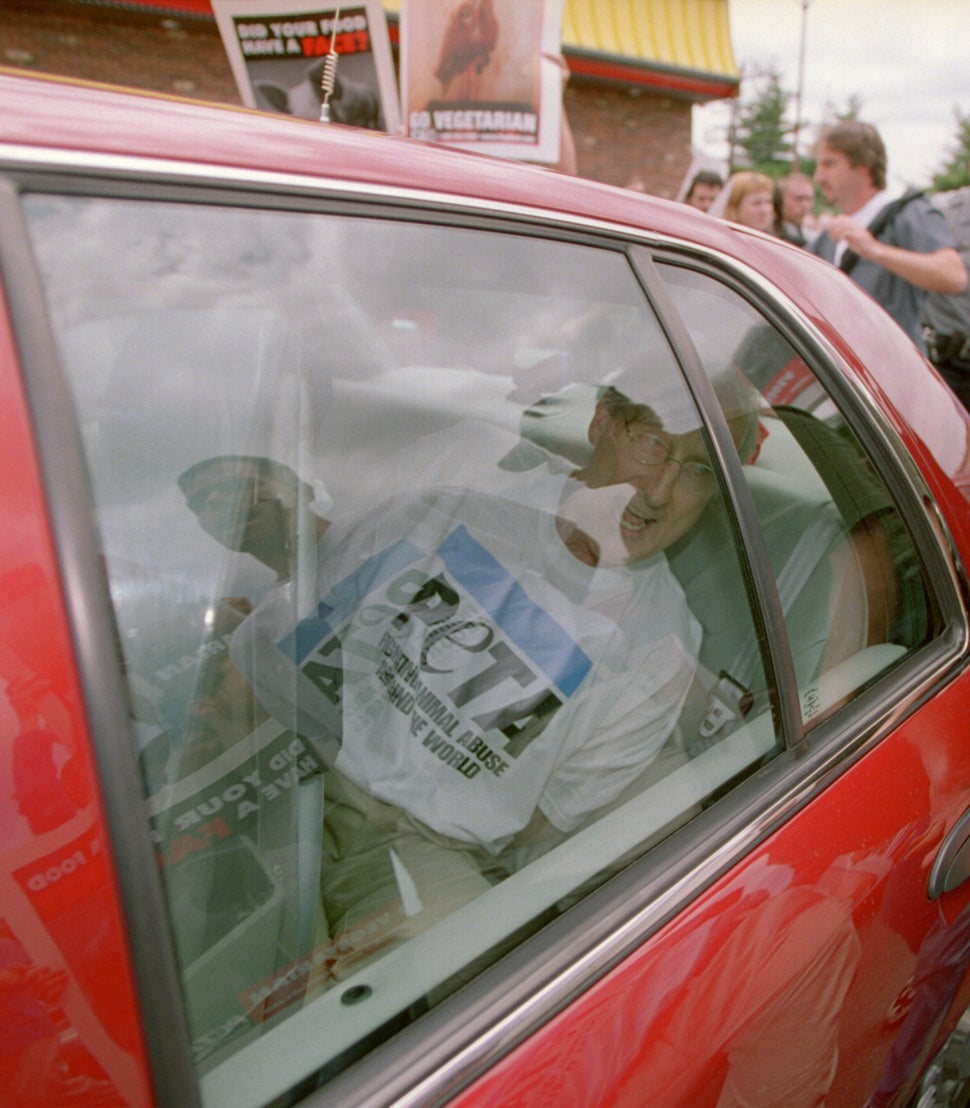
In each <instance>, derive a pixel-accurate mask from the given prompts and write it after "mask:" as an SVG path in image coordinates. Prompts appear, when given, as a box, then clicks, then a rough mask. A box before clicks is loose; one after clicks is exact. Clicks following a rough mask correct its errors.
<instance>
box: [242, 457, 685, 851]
mask: <svg viewBox="0 0 970 1108" xmlns="http://www.w3.org/2000/svg"><path fill="white" fill-rule="evenodd" d="M551 479H552V480H558V481H559V483H560V485H561V483H562V481H564V480H566V478H564V477H563V478H551ZM529 482H530V483H532V484H533V485H536V486H537V485H538V482H537V481H536V478H535V476H531V477H530V478H529ZM547 502H549V501H547ZM555 502H556V501H555V500H553V501H552V503H555ZM318 556H319V569H318V577H317V586H318V597H319V602H318V604H317V607H316V610H315V611H313V612H310V613H308V614H306V615H305V616H304V617H303V618H300V619H299V620H297V619H296V618H295V616H294V612H293V606H292V596H291V595H290V590H289V588H288V587H286V586H284V587H281V588H280V589H279V590H277V591H276V592H275V593H274V594H272V595H271V596H270V597H268V598H267V600H266V601H264V602H263V604H261V605H260V606H259V607H258V608H257V609H256V611H254V612H253V614H252V615H251V616H250V617H249V619H247V620H246V621H245V622H244V623H243V625H242V626H241V627H240V629H239V630H238V631H237V632H236V635H235V637H234V639H233V643H232V655H233V658H234V659H235V661H236V664H237V665H239V667H240V668H241V669H242V671H243V672H244V673H245V674H246V676H247V678H248V679H249V680H250V682H251V683H252V685H253V686H254V688H255V690H256V693H257V695H258V696H259V698H260V700H261V701H262V703H263V704H264V706H265V707H266V708H267V710H268V711H270V712H271V713H272V714H273V715H274V716H276V717H277V718H278V719H280V720H281V722H289V721H292V722H289V725H291V726H294V727H295V729H297V730H299V731H300V733H301V734H303V735H304V736H305V737H307V738H310V739H314V740H316V741H317V742H322V743H324V744H326V743H330V744H331V745H332V749H334V750H337V749H339V753H337V755H336V761H335V764H336V768H337V769H339V770H340V771H341V772H342V773H344V774H345V775H346V776H347V777H349V778H351V779H352V780H353V781H355V782H356V783H357V784H358V785H360V786H361V787H362V788H363V789H365V790H366V791H367V792H369V793H370V794H371V795H373V796H375V797H377V798H378V799H380V800H383V801H385V802H387V803H389V804H395V805H398V806H399V807H401V808H403V809H404V810H406V811H407V812H409V813H410V814H411V815H412V816H414V817H415V818H416V819H418V820H420V821H422V822H423V823H425V824H427V825H428V826H429V827H431V828H432V829H433V830H434V831H436V832H439V833H441V834H444V835H449V836H451V837H454V838H457V839H460V840H463V841H467V842H472V843H478V844H481V845H484V846H486V847H487V848H488V849H490V850H493V851H496V852H497V851H499V850H500V849H501V848H502V847H503V846H504V845H505V844H506V843H507V842H508V841H509V839H510V838H511V837H512V836H513V835H514V834H515V833H516V832H517V831H520V830H521V829H522V828H523V827H524V826H525V825H526V824H527V823H528V822H529V819H530V818H531V816H532V815H533V812H534V811H535V809H536V808H537V807H538V808H539V809H540V810H541V812H542V813H543V814H544V815H545V816H546V818H547V819H548V820H549V821H550V822H551V823H552V824H553V825H554V826H556V827H557V828H559V829H560V830H561V831H570V830H572V829H573V828H575V827H576V826H577V825H578V824H579V823H580V822H581V820H582V819H583V818H584V817H585V816H587V815H588V814H590V813H591V812H594V811H595V810H596V809H598V808H600V807H601V806H602V805H604V804H607V803H609V802H610V801H611V800H613V799H614V798H615V797H616V796H617V795H618V794H619V793H620V792H621V791H622V789H623V788H624V786H625V785H627V784H628V783H629V781H630V780H631V779H632V778H633V777H634V776H635V775H636V774H637V773H638V772H639V771H640V770H642V769H643V768H644V767H645V766H646V765H647V764H648V763H649V762H650V761H651V760H652V758H653V757H654V756H655V755H656V753H657V752H658V751H659V749H660V747H661V746H662V745H663V743H664V741H665V740H666V738H667V737H668V735H669V734H670V732H671V730H672V728H673V726H674V723H675V721H676V718H677V715H678V713H679V711H680V707H681V704H682V701H683V697H684V694H685V692H686V689H687V686H688V684H689V681H690V677H691V675H692V673H693V668H694V660H695V658H696V656H697V651H698V648H699V643H700V628H699V626H698V624H697V622H696V621H695V620H694V618H693V616H691V615H690V613H689V611H688V609H687V606H686V602H685V600H684V597H683V593H682V591H681V589H680V586H679V584H678V583H677V581H676V579H675V578H674V577H673V575H672V573H671V572H670V570H669V568H668V566H667V562H666V559H665V557H664V556H663V555H658V556H656V557H654V558H651V559H648V560H645V561H643V562H640V563H637V564H635V565H634V566H627V567H608V568H596V569H594V568H591V567H589V566H587V565H584V564H583V563H582V562H580V561H578V560H577V559H576V558H574V557H573V556H572V555H571V554H570V553H569V552H568V550H567V549H566V547H565V546H564V544H563V543H562V541H561V540H560V538H559V536H558V533H557V531H556V524H555V517H554V515H553V514H552V513H549V512H540V511H537V510H536V509H535V508H533V507H529V506H527V505H525V504H523V503H521V502H520V501H515V502H514V501H510V500H508V499H505V498H499V497H494V496H489V495H486V494H482V493H477V492H470V491H467V490H436V491H433V492H428V493H424V494H419V495H414V496H411V497H408V498H406V499H405V500H400V499H398V500H396V501H394V502H391V503H389V504H387V505H384V506H382V507H379V508H377V509H376V510H374V511H372V512H370V513H368V515H366V516H364V517H357V518H356V519H353V520H350V521H348V522H346V523H342V524H334V525H332V526H331V528H330V529H329V530H328V531H327V533H326V534H325V536H324V537H323V539H322V540H321V542H320V545H319V548H318ZM325 756H326V755H325Z"/></svg>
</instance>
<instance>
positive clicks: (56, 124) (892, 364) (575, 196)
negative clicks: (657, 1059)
mask: <svg viewBox="0 0 970 1108" xmlns="http://www.w3.org/2000/svg"><path fill="white" fill-rule="evenodd" d="M18 148H19V149H22V148H32V149H33V150H35V151H36V150H38V149H41V150H45V149H46V150H49V151H58V150H60V151H63V152H64V157H65V162H66V163H67V164H68V165H73V164H77V165H78V168H80V169H84V168H87V165H88V159H86V158H80V159H78V158H77V154H78V153H81V154H90V155H91V162H92V164H94V165H95V166H96V165H97V159H99V158H102V159H114V158H119V159H129V160H130V159H132V158H134V159H138V160H139V161H142V160H144V162H145V164H150V163H151V162H152V161H155V162H157V163H158V165H159V167H162V166H163V164H164V163H166V162H168V163H175V164H179V165H182V166H185V165H186V164H187V165H192V164H196V165H198V166H199V167H200V170H201V169H203V168H207V167H222V168H225V169H227V170H230V171H233V172H235V171H239V172H241V173H243V174H244V180H245V175H246V174H249V173H253V174H264V175H265V174H276V175H282V177H285V178H287V179H289V180H291V181H292V180H294V179H301V178H302V179H305V180H306V181H307V182H308V183H311V182H312V184H313V185H314V186H315V187H316V186H319V185H320V184H323V183H325V182H327V181H331V182H343V183H350V184H352V185H354V186H363V187H366V186H381V187H382V188H387V187H388V186H391V187H392V188H393V190H394V191H395V193H397V194H401V193H402V192H404V193H406V192H408V191H411V192H413V193H414V194H415V196H427V194H429V193H433V194H434V197H435V199H436V200H437V201H439V202H440V200H441V199H442V198H445V199H446V200H447V198H448V197H453V198H454V199H455V202H456V203H462V204H467V203H469V202H472V203H474V202H476V201H477V202H480V203H481V204H482V205H483V206H484V207H485V209H486V210H501V209H502V208H503V207H505V206H513V207H515V208H519V209H521V208H526V209H530V210H531V211H532V212H535V213H537V214H540V215H542V214H546V215H548V216H549V218H550V219H562V218H563V217H566V218H572V219H580V220H591V221H594V222H596V223H597V224H599V225H601V226H602V225H603V224H604V223H606V224H612V225H614V226H617V227H620V228H631V229H635V230H636V231H638V232H641V233H642V232H647V233H650V234H655V235H659V236H663V237H664V238H667V239H674V240H679V241H680V242H682V243H684V244H686V245H689V246H691V247H702V248H706V249H708V250H714V251H718V252H720V254H722V255H726V256H728V257H730V258H733V259H735V260H737V261H739V262H741V263H744V264H746V265H747V266H748V267H749V272H754V273H756V274H761V275H764V276H766V277H768V278H769V279H770V281H771V283H772V286H773V287H774V288H775V289H779V290H781V291H782V292H783V293H784V294H785V295H787V296H788V297H789V298H790V299H791V301H792V303H793V304H794V305H795V306H796V307H797V308H798V309H799V310H800V311H801V312H802V313H803V314H804V316H805V317H806V318H808V319H810V320H811V322H812V323H813V324H814V325H815V326H816V327H817V328H818V330H819V332H820V333H821V334H823V335H824V336H825V337H826V338H827V339H828V340H829V341H830V343H831V344H832V346H833V347H834V348H835V349H836V350H837V352H838V353H839V354H840V355H841V356H842V357H843V358H844V359H845V363H846V365H847V367H848V368H849V370H850V372H851V373H852V374H853V375H854V376H855V375H857V376H858V377H859V379H860V380H861V381H862V383H863V385H864V386H865V387H867V388H869V389H870V390H871V391H875V392H876V393H879V394H881V395H882V399H883V400H884V401H885V400H886V399H889V400H890V403H891V404H892V405H893V406H894V407H896V408H897V410H899V411H902V412H904V413H905V418H904V422H908V423H909V424H910V427H909V429H910V430H913V431H915V432H916V433H917V434H918V435H920V437H921V438H923V440H924V442H926V443H928V444H930V451H931V453H934V454H936V455H937V460H938V461H939V462H940V464H941V466H942V468H943V469H944V471H945V472H947V473H949V474H950V476H951V477H954V478H956V477H957V474H958V473H959V477H958V478H957V479H958V482H959V483H960V484H961V485H962V484H964V483H965V482H966V481H967V480H968V476H967V473H966V466H967V451H964V452H963V453H962V455H961V458H960V460H959V461H957V460H956V458H955V454H951V456H950V457H942V456H941V454H942V453H943V452H942V450H941V449H940V447H939V438H938V429H939V424H940V419H941V415H940V411H941V409H940V405H941V404H942V405H943V406H944V407H951V406H953V405H956V406H957V407H959V406H958V405H957V402H956V401H955V400H953V399H952V397H950V395H949V394H948V393H947V390H945V389H942V391H941V396H940V397H938V398H937V399H936V402H934V403H928V397H927V391H926V390H927V387H928V386H929V387H932V381H933V378H932V376H928V375H927V374H926V372H925V361H924V359H923V358H922V356H921V355H920V354H919V353H918V352H917V351H916V349H915V348H914V347H913V345H912V343H911V342H910V341H909V339H908V338H905V337H904V336H903V334H902V332H901V331H899V330H898V328H896V327H895V325H894V324H892V322H891V321H890V320H889V319H888V317H886V316H885V314H884V313H883V312H882V309H880V308H879V307H878V306H877V305H875V304H874V302H872V301H871V300H870V299H869V298H868V297H867V296H866V295H865V294H864V293H862V292H861V291H860V290H859V289H858V288H857V287H856V286H855V285H853V284H852V282H851V281H849V280H848V279H847V278H846V277H845V276H844V275H843V274H841V273H839V272H838V270H836V269H835V267H834V266H831V265H830V264H829V263H827V262H823V261H821V259H819V258H817V257H815V256H814V255H812V254H811V253H810V252H808V251H806V250H803V249H801V248H798V247H794V246H791V245H790V244H788V243H784V242H782V241H780V240H778V239H775V238H772V237H771V236H768V235H764V234H761V233H760V232H757V231H753V230H750V229H749V228H743V227H740V226H738V225H736V224H730V223H726V222H724V221H723V220H720V219H718V218H716V217H714V216H710V215H708V214H706V213H702V212H698V211H696V210H695V209H693V208H690V207H689V206H687V205H686V204H679V203H675V202H673V201H668V200H663V199H660V198H658V197H653V196H648V195H644V194H642V193H639V192H636V191H634V190H631V189H622V188H617V187H615V186H611V185H605V184H600V183H598V182H594V181H587V180H583V179H581V178H578V177H574V176H569V175H566V174H561V173H558V172H555V171H554V170H551V169H548V168H544V167H541V166H530V165H526V164H522V163H515V162H510V161H507V160H500V159H497V158H492V157H489V156H487V155H477V154H471V153H468V152H465V151H458V150H452V149H448V148H444V147H441V146H436V145H434V144H429V143H423V142H417V141H415V140H411V139H407V138H405V137H403V136H398V135H387V134H384V133H382V132H373V131H365V130H362V129H360V128H353V127H343V126H340V125H337V124H327V125H323V124H321V123H319V122H316V121H313V120H304V119H297V118H294V117H292V116H287V115H283V114H280V113H271V112H262V111H255V110H252V109H248V108H242V107H235V106H232V105H216V104H212V103H203V102H201V101H195V100H186V99H182V98H178V97H174V96H162V95H159V94H157V93H147V92H139V91H136V90H130V89H120V88H117V87H114V86H108V85H98V84H94V83H91V82H81V81H75V80H73V79H67V78H57V77H49V76H40V77H38V76H33V75H24V74H23V71H20V70H11V69H3V68H2V67H0V161H2V160H7V161H11V160H13V161H14V162H16V161H17V149H18ZM108 168H110V166H109V167H108ZM947 422H949V420H948V421H947ZM899 429H900V430H902V431H903V433H904V435H905V430H904V429H903V428H902V427H900V428H899ZM934 440H935V441H934Z"/></svg>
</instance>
